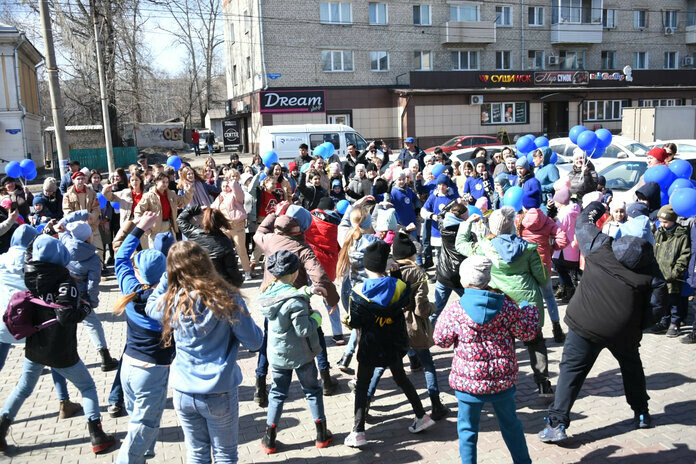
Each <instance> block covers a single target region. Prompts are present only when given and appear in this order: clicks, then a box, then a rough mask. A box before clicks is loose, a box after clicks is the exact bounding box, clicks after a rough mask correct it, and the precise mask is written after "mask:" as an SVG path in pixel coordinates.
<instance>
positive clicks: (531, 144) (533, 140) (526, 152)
mask: <svg viewBox="0 0 696 464" xmlns="http://www.w3.org/2000/svg"><path fill="white" fill-rule="evenodd" d="M516 146H517V157H518V158H521V157H523V156H526V157H527V161H528V162H529V165H530V166H534V159H533V157H532V155H533V154H534V152H535V151H536V150H538V149H539V148H544V147H548V146H549V139H548V138H546V137H544V136H543V135H542V136H540V137H534V135H532V134H527V135H525V136H522V137H520V138H519V139H517V145H516ZM549 161H550V162H551V164H556V161H558V155H557V154H556V153H555V152H554V153H553V154H552V155H551V158H550V160H549Z"/></svg>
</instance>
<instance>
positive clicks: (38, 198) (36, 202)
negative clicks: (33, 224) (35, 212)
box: [31, 195, 46, 206]
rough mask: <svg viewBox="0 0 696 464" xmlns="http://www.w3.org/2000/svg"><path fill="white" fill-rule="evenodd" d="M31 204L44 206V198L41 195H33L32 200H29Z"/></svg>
mask: <svg viewBox="0 0 696 464" xmlns="http://www.w3.org/2000/svg"><path fill="white" fill-rule="evenodd" d="M31 205H32V206H36V205H44V206H46V198H44V196H43V195H37V196H35V197H34V201H32V202H31Z"/></svg>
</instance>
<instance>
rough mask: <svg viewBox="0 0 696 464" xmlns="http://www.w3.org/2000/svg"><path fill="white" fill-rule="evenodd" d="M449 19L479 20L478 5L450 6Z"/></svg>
mask: <svg viewBox="0 0 696 464" xmlns="http://www.w3.org/2000/svg"><path fill="white" fill-rule="evenodd" d="M450 21H481V16H480V14H479V7H478V5H457V6H450Z"/></svg>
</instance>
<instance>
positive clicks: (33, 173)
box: [24, 169, 38, 180]
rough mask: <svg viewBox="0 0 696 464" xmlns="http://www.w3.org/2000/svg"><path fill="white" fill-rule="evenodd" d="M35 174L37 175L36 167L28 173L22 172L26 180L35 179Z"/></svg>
mask: <svg viewBox="0 0 696 464" xmlns="http://www.w3.org/2000/svg"><path fill="white" fill-rule="evenodd" d="M36 176H38V174H37V172H36V169H34V170H33V171H31V172H29V173H26V174H24V178H25V179H26V180H34V179H36Z"/></svg>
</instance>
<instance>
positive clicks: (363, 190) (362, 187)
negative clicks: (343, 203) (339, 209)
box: [346, 177, 372, 200]
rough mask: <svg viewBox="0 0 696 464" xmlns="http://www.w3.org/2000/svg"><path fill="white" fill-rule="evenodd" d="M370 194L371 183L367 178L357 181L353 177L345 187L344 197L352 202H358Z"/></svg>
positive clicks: (357, 179)
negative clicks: (346, 196) (352, 200)
mask: <svg viewBox="0 0 696 464" xmlns="http://www.w3.org/2000/svg"><path fill="white" fill-rule="evenodd" d="M371 193H372V181H371V180H370V179H368V178H367V177H363V178H362V179H359V178H357V177H354V178H353V180H351V181H350V184H348V187H346V195H348V196H349V197H350V198H352V199H354V200H359V199H361V198H362V197H364V196H365V195H370V194H371Z"/></svg>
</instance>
